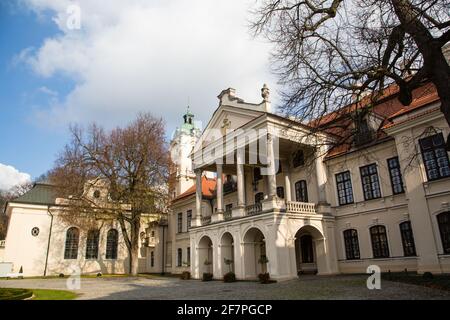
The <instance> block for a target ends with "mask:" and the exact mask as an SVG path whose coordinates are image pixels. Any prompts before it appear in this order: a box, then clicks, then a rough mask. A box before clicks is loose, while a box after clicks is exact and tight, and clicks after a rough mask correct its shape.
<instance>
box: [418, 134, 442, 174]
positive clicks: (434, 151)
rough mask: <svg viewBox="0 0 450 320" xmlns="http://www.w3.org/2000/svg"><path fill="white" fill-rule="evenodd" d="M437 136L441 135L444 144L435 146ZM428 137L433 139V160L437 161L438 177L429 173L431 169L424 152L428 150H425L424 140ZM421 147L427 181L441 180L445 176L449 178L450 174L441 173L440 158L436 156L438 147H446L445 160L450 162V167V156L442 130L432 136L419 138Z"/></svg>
mask: <svg viewBox="0 0 450 320" xmlns="http://www.w3.org/2000/svg"><path fill="white" fill-rule="evenodd" d="M437 136H440V138H441V140H442V141H443V146H440V147H435V146H434V143H433V137H437ZM427 139H430V140H431V145H432V148H431V150H432V151H433V152H432V154H433V160H434V162H435V163H436V166H437V168H438V170H437V172H438V177H437V178H430V173H429V170H428V168H427V160H425V157H424V153H425V152H427V150H424V146H423V141H425V140H427ZM419 148H420V153H421V156H422V162H423V166H424V169H425V174H426V177H427V181H437V180H441V179H445V178H449V177H450V174H449V175H447V176H442V175H441V173H440V171H439V163H438V160H437V159H438V158H437V157H436V149H444V152H445V156H444V158H445V160H447V164H448V167H449V169H450V160H449V157H448V152H447V150H446V148H445V139H444V135H443V134H442V132H439V133H436V134H433V135H431V136H428V137H425V138H422V139H419Z"/></svg>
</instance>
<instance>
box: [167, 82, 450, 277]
mask: <svg viewBox="0 0 450 320" xmlns="http://www.w3.org/2000/svg"><path fill="white" fill-rule="evenodd" d="M397 92H398V90H397V89H396V87H395V86H391V87H390V88H388V89H387V90H386V93H385V96H384V97H383V98H381V99H380V100H378V102H377V103H376V104H375V105H374V106H373V107H372V108H371V110H370V112H364V111H367V106H366V105H364V103H355V104H353V105H350V106H347V107H344V108H342V109H340V110H339V111H337V112H334V113H332V114H329V115H326V116H324V117H322V118H321V119H319V120H315V121H311V122H310V123H308V124H304V123H299V122H296V121H294V120H292V119H288V118H284V117H281V116H279V115H277V114H275V113H273V111H272V110H271V104H270V100H269V97H270V96H269V91H268V88H267V87H266V86H265V87H264V88H263V89H262V96H263V101H262V102H261V103H256V104H254V103H247V102H245V101H243V100H242V99H240V98H238V97H237V96H236V92H235V90H234V89H227V90H224V91H223V92H222V93H221V94H220V95H219V97H218V98H219V100H220V102H219V107H218V108H217V110H216V111H215V112H214V113H213V115H212V117H211V119H210V121H209V123H208V125H207V127H206V128H205V130H204V131H203V134H202V135H201V136H200V137H199V138H198V139H197V134H198V131H196V129H195V127H193V126H191V127H190V128H191V130H190V131H189V130H186V131H183V133H182V134H183V135H184V136H185V137H191V138H192V140H189V139H188V140H189V143H187V144H186V145H184V146H182V147H184V148H186V149H185V150H184V152H183V154H184V155H186V154H189V156H188V157H186V158H184V159H183V160H182V161H181V163H182V164H181V167H180V170H179V172H181V173H182V174H178V173H177V175H176V183H177V184H178V185H177V188H176V192H174V193H173V194H172V196H173V200H172V205H171V210H170V213H169V230H168V231H169V234H168V242H167V248H168V251H167V253H166V254H167V258H166V268H167V271H170V272H172V273H180V272H183V271H190V272H191V274H192V276H193V277H194V278H197V279H198V278H202V275H203V274H204V273H211V274H213V277H214V278H216V279H221V278H222V277H223V275H224V274H225V273H227V272H229V271H233V272H234V273H235V274H236V277H237V278H238V279H255V278H257V275H258V274H259V273H263V272H268V273H269V274H270V276H271V277H272V278H274V279H290V278H295V277H297V276H298V275H299V274H303V273H317V274H319V275H327V274H338V273H365V272H366V269H367V267H368V266H369V265H377V266H379V267H380V268H381V270H382V271H388V270H391V271H403V270H405V269H407V270H410V271H417V272H419V273H422V272H426V271H429V272H432V273H448V272H450V166H449V156H448V152H447V151H446V150H445V144H444V137H446V136H447V135H448V133H449V127H448V125H447V123H446V121H445V119H444V116H443V114H442V113H441V112H440V109H439V106H440V102H439V98H438V95H437V93H436V90H435V88H434V86H433V85H432V84H430V83H425V84H423V86H421V87H420V88H418V89H416V90H415V91H414V99H413V102H412V103H411V105H409V106H407V107H405V106H403V105H401V104H400V102H399V101H398V100H397V98H396V94H397ZM362 102H364V99H363V101H362ZM355 115H358V117H357V119H358V120H357V121H355V120H354V119H355V117H354V116H355ZM191 116H192V115H191V114H187V115H186V116H185V117H184V119H185V124H183V126H185V125H186V119H187V118H188V119H189V117H191ZM261 131H262V132H265V133H266V134H265V135H266V137H263V138H264V139H263V141H264V142H263V143H264V144H265V145H266V147H265V148H263V149H264V150H263V153H264V156H263V157H262V158H263V161H260V158H258V157H256V159H257V161H251V160H252V158H253V160H254V159H255V154H254V153H255V149H254V148H253V147H252V146H254V145H255V144H256V145H258V143H257V142H258V139H260V138H261V137H258V136H256V135H252V134H248V132H251V133H253V132H261ZM239 135H247V137H246V138H245V139H240V136H239ZM177 139H178V140H179V137H177ZM194 139H197V143H196V145H195V146H194V145H193V143H192V141H193V140H194ZM236 141H238V142H236ZM260 142H261V141H260ZM259 144H261V143H259ZM225 145H226V146H225ZM177 148H180V145H178V144H177ZM218 150H219V151H220V152H217V151H218ZM258 152H259V151H258ZM259 153H260V154H259V155H258V156H259V157H260V156H261V152H259ZM205 155H206V156H205ZM178 161H179V162H180V160H178ZM186 163H188V165H186ZM271 164H276V166H272V167H274V168H275V167H276V170H272V173H270V170H267V169H268V167H270V166H271ZM267 171H269V174H267Z"/></svg>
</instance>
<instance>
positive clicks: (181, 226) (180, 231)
mask: <svg viewBox="0 0 450 320" xmlns="http://www.w3.org/2000/svg"><path fill="white" fill-rule="evenodd" d="M177 220H178V221H177V226H178V228H177V231H178V233H182V232H183V214H182V213H179V214H178V219H177Z"/></svg>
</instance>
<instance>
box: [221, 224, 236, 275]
mask: <svg viewBox="0 0 450 320" xmlns="http://www.w3.org/2000/svg"><path fill="white" fill-rule="evenodd" d="M220 253H221V258H222V262H221V263H222V273H223V274H226V273H228V272H235V271H234V263H235V259H234V240H233V236H232V235H231V233H229V232H226V233H224V235H223V236H222V239H221V241H220Z"/></svg>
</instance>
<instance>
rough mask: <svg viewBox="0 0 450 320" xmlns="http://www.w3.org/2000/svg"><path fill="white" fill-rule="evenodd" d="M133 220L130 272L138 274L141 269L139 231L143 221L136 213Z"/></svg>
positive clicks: (134, 274)
mask: <svg viewBox="0 0 450 320" xmlns="http://www.w3.org/2000/svg"><path fill="white" fill-rule="evenodd" d="M133 216H134V218H133V221H132V222H131V232H130V235H131V237H130V238H131V239H130V240H131V246H130V249H129V253H130V274H131V275H133V276H136V275H137V274H138V271H139V239H140V237H139V236H140V235H139V231H140V229H141V222H140V217H139V215H134V214H133Z"/></svg>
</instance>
